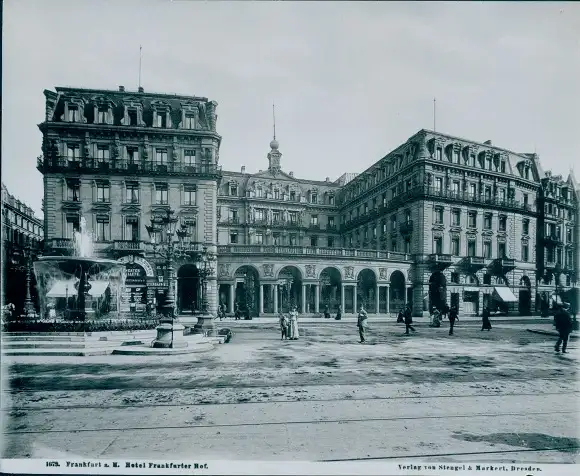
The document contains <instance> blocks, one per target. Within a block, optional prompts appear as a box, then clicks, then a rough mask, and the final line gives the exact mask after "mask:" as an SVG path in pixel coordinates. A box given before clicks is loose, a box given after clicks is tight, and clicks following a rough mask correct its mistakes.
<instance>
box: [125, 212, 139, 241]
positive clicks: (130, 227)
mask: <svg viewBox="0 0 580 476" xmlns="http://www.w3.org/2000/svg"><path fill="white" fill-rule="evenodd" d="M125 223H126V228H125V239H126V240H131V241H139V218H138V217H127V218H126V220H125Z"/></svg>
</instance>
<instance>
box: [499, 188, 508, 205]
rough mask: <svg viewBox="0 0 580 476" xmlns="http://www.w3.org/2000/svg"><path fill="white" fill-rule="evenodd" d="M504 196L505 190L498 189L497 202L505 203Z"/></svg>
mask: <svg viewBox="0 0 580 476" xmlns="http://www.w3.org/2000/svg"><path fill="white" fill-rule="evenodd" d="M505 194H506V192H505V188H500V189H499V201H500V202H501V203H504V202H505V197H506V195H505Z"/></svg>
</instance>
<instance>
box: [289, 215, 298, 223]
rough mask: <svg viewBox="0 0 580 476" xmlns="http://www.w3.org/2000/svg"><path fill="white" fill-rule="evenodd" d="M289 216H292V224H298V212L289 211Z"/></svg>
mask: <svg viewBox="0 0 580 476" xmlns="http://www.w3.org/2000/svg"><path fill="white" fill-rule="evenodd" d="M288 218H290V223H291V224H292V225H296V224H297V223H298V214H297V212H288Z"/></svg>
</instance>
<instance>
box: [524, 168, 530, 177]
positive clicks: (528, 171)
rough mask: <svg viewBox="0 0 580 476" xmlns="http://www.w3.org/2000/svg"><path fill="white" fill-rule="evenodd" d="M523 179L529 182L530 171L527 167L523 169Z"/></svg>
mask: <svg viewBox="0 0 580 476" xmlns="http://www.w3.org/2000/svg"><path fill="white" fill-rule="evenodd" d="M524 178H525V179H526V180H529V179H530V169H529V168H528V167H525V168H524Z"/></svg>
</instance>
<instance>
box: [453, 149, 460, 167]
mask: <svg viewBox="0 0 580 476" xmlns="http://www.w3.org/2000/svg"><path fill="white" fill-rule="evenodd" d="M453 163H454V164H458V163H459V150H454V151H453Z"/></svg>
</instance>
